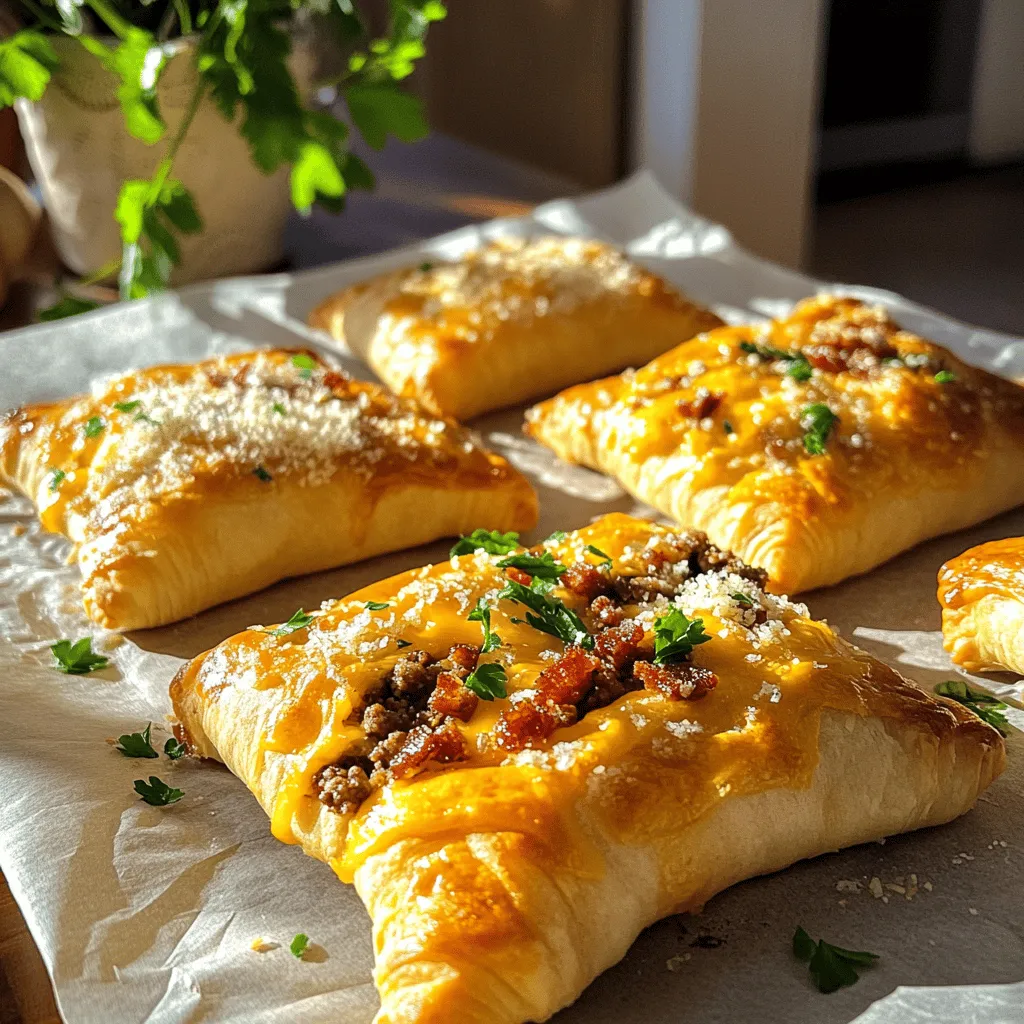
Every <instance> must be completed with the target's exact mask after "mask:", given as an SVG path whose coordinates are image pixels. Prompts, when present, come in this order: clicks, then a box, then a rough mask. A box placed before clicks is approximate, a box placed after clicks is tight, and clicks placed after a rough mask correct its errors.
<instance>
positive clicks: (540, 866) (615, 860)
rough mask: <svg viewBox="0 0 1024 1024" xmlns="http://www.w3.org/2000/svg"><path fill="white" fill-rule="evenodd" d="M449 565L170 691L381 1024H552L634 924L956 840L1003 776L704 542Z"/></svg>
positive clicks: (197, 746) (273, 635) (625, 539)
mask: <svg viewBox="0 0 1024 1024" xmlns="http://www.w3.org/2000/svg"><path fill="white" fill-rule="evenodd" d="M474 543H476V544H481V543H486V544H488V545H489V547H490V548H491V550H492V551H493V552H494V553H489V552H488V551H484V550H477V551H476V552H475V553H469V552H470V551H471V549H472V548H473V546H474ZM460 548H461V550H462V551H464V552H467V553H463V554H459V555H457V556H456V557H453V558H452V559H451V561H450V562H445V563H442V564H440V565H434V566H427V567H426V568H423V569H419V570H414V571H412V572H407V573H403V574H402V575H400V576H395V577H393V578H392V579H388V580H384V581H382V582H380V583H375V584H373V585H372V586H369V587H367V588H365V589H363V590H361V591H359V592H358V593H355V594H352V595H350V596H349V597H348V598H346V599H344V600H341V601H337V602H334V603H327V604H325V605H324V606H323V607H322V609H321V610H320V613H319V615H318V616H317V617H316V618H315V620H313V621H311V622H310V623H309V624H308V626H306V627H305V628H301V629H298V630H295V631H291V632H286V633H285V634H284V635H281V630H277V631H276V632H275V631H270V632H267V631H265V630H263V631H261V630H260V629H251V630H248V631H246V632H244V633H240V634H238V635H237V636H234V637H232V638H231V639H229V640H226V641H224V643H222V644H220V645H219V646H218V647H216V648H214V649H213V650H212V651H208V652H207V653H206V654H203V655H201V656H200V657H198V658H196V659H194V660H193V661H192V662H191V663H189V664H188V665H186V666H184V667H183V668H182V670H181V671H180V672H179V674H178V676H177V677H176V678H175V680H174V682H173V684H172V686H171V696H172V699H173V703H174V710H175V713H176V715H177V716H178V718H179V721H180V726H179V728H178V733H179V737H180V738H183V739H184V740H185V742H186V743H187V744H188V746H189V747H190V748H191V750H192V751H193V752H194V753H197V754H200V755H202V756H204V757H211V758H216V759H219V760H223V761H224V762H225V763H226V764H227V765H228V767H229V768H230V769H231V770H232V771H233V772H234V773H235V774H236V775H238V776H239V777H240V778H241V779H242V780H243V781H244V782H245V783H246V785H247V786H248V787H249V788H250V789H251V790H252V791H253V793H254V794H255V795H256V797H257V799H258V800H259V801H260V803H261V804H262V805H263V808H264V810H265V811H266V812H267V814H268V815H269V816H270V819H271V828H272V830H273V832H274V835H276V836H277V837H278V838H279V839H281V840H283V841H284V842H287V843H298V844H300V845H301V846H302V848H303V849H304V850H305V851H306V852H307V853H308V854H310V855H312V856H314V857H317V858H319V859H321V860H323V861H325V862H327V863H328V864H330V865H331V867H332V868H333V869H334V870H335V872H337V874H338V875H339V877H340V878H342V879H343V880H344V881H352V882H354V883H355V885H356V888H357V889H358V891H359V894H360V896H361V897H362V899H363V901H364V902H365V903H366V906H367V908H368V910H369V912H370V915H371V917H372V919H373V930H374V948H375V950H376V958H377V964H376V971H375V977H376V982H377V987H378V990H379V992H380V997H381V1010H380V1013H379V1014H378V1016H377V1021H378V1024H442V1022H450V1021H460V1022H464V1024H519V1022H523V1021H542V1020H546V1019H547V1017H548V1016H549V1015H550V1014H552V1013H554V1012H555V1011H556V1010H557V1009H558V1008H559V1007H562V1006H565V1005H566V1004H567V1003H569V1002H571V1001H572V1000H573V999H575V998H576V997H577V996H578V995H579V993H580V992H581V991H582V989H583V988H584V987H585V986H586V985H587V984H588V983H589V982H590V981H591V980H592V979H593V978H594V977H595V976H596V975H597V974H598V973H599V972H601V971H603V970H604V969H605V968H607V967H609V966H610V965H612V964H614V963H615V962H616V961H617V960H618V959H619V958H620V957H622V956H623V954H624V953H625V952H626V950H627V949H628V947H629V945H630V944H631V943H632V942H633V940H634V939H635V938H636V936H637V935H638V934H639V932H640V931H641V930H642V929H643V928H645V927H646V926H647V925H649V924H651V923H652V922H653V921H656V920H657V919H659V918H661V917H663V916H665V915H668V914H673V913H677V912H681V911H686V910H692V909H695V908H698V907H700V906H701V905H702V904H703V903H704V902H705V901H706V900H708V899H709V898H710V897H711V896H713V895H714V894H715V893H716V892H718V891H719V890H721V889H723V888H725V887H726V886H729V885H732V884H733V883H735V882H738V881H740V880H742V879H745V878H749V877H751V876H753V875H758V874H761V873H764V872H769V871H775V870H778V869H780V868H783V867H785V866H786V865H788V864H791V863H792V862H793V861H796V860H799V859H801V858H803V857H813V856H815V855H817V854H820V853H823V852H824V851H827V850H835V849H838V848H840V847H843V846H848V845H850V844H853V843H861V842H865V841H868V840H875V839H879V838H881V837H882V836H886V835H889V834H891V833H895V832H901V831H904V830H908V829H914V828H919V827H922V826H925V825H936V824H939V823H942V822H946V821H949V820H950V819H952V818H955V817H956V816H957V815H959V814H962V813H963V812H964V811H966V810H967V809H968V808H969V807H970V806H971V805H972V804H973V802H974V800H975V798H976V797H977V796H978V794H979V793H980V792H981V791H982V790H983V789H984V788H985V787H986V786H987V785H988V784H989V783H990V782H991V781H992V779H993V778H994V777H995V776H997V775H998V774H999V772H1000V771H1001V770H1002V767H1003V762H1004V747H1003V742H1002V739H1001V737H1000V736H999V734H998V733H997V732H996V731H995V730H994V729H992V728H991V727H989V726H988V725H986V724H985V723H983V722H982V721H980V720H979V719H978V718H976V717H975V716H974V715H973V714H972V713H971V712H970V711H968V710H967V709H965V708H963V707H961V706H960V705H958V704H955V703H953V702H949V701H945V700H943V699H941V698H936V697H933V696H932V695H930V694H928V693H925V692H923V691H922V690H920V689H918V688H917V687H915V686H913V685H911V684H910V683H908V682H906V681H905V680H904V679H902V678H901V677H900V676H898V675H897V674H896V673H895V672H894V671H892V670H891V669H889V668H887V667H886V666H885V665H883V664H881V663H879V662H878V661H876V660H875V659H873V658H871V657H869V656H868V655H867V654H865V653H864V652H862V651H859V650H857V649H856V648H854V647H852V646H851V645H850V644H848V643H846V642H845V641H843V640H842V639H840V638H839V637H838V636H837V635H836V634H835V633H834V632H833V631H832V630H831V629H830V628H829V627H828V626H827V625H826V624H825V623H823V622H815V621H813V620H811V619H810V618H808V617H807V610H806V608H803V607H802V606H800V605H794V604H791V603H790V602H789V601H788V600H786V599H785V598H777V597H773V596H770V595H768V594H766V593H765V592H764V591H763V590H762V588H761V585H760V582H761V580H762V579H763V574H762V573H760V572H759V571H757V570H752V569H750V568H748V567H747V566H744V565H742V564H741V563H739V562H737V561H736V560H735V559H734V558H732V557H731V556H729V555H728V554H725V553H723V552H721V551H719V550H718V549H717V548H715V547H714V546H713V545H710V544H709V543H708V542H707V540H706V538H705V537H704V536H703V535H701V534H698V533H695V532H678V531H674V530H672V529H670V528H667V527H664V526H660V525H656V524H652V523H648V522H643V521H641V520H637V519H632V518H630V517H627V516H623V515H609V516H605V517H603V518H602V519H600V520H599V521H598V522H597V523H596V524H595V525H593V526H590V527H587V528H585V529H582V530H579V531H576V532H575V533H570V534H567V535H565V534H563V535H561V536H555V537H552V538H550V539H549V540H548V541H546V542H545V543H544V545H543V547H538V548H535V549H533V550H532V551H530V552H524V551H523V550H522V549H517V548H515V546H514V541H513V540H512V539H511V538H507V537H506V538H498V537H494V536H490V537H487V536H485V537H480V536H479V535H474V537H473V538H472V541H467V542H463V543H462V544H461V545H460V546H458V547H457V548H456V550H459V549H460ZM510 552H511V553H510ZM865 765H870V766H871V770H870V782H869V783H866V782H865V775H864V769H865ZM285 884H287V883H285Z"/></svg>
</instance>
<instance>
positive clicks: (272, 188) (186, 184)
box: [0, 0, 446, 318]
mask: <svg viewBox="0 0 1024 1024" xmlns="http://www.w3.org/2000/svg"><path fill="white" fill-rule="evenodd" d="M2 2H3V0H0V3H2ZM8 2H9V3H13V4H16V6H17V8H18V17H19V25H20V27H16V28H15V29H14V30H13V31H11V32H8V33H7V34H6V35H5V36H4V37H3V38H0V108H3V107H5V106H10V105H12V104H13V105H15V106H16V108H17V112H18V118H19V121H20V124H21V128H22V134H23V135H24V137H25V141H26V147H27V150H28V154H29V159H30V161H31V164H32V167H33V170H34V172H35V174H36V177H37V180H38V181H39V183H40V186H41V188H42V191H43V196H44V199H45V202H46V206H47V209H48V212H49V217H50V222H51V225H52V229H53V232H54V238H55V241H56V243H57V247H58V249H59V251H60V253H61V256H62V257H63V259H64V261H65V262H66V263H67V264H68V265H69V266H70V267H71V268H72V269H73V270H75V271H76V272H77V273H79V274H82V275H85V277H86V281H87V282H90V281H91V282H96V281H100V280H104V279H107V278H110V277H113V276H114V275H115V274H116V275H117V277H118V281H119V289H120V294H121V297H122V298H125V299H132V298H139V297H142V296H145V295H148V294H150V293H151V292H154V291H158V290H160V289H162V288H164V287H166V286H167V284H168V283H169V282H170V281H171V278H172V274H173V279H174V281H175V282H183V281H187V280H193V279H196V278H202V277H211V276H217V275H221V274H232V273H245V272H250V271H254V270H263V269H266V268H267V267H268V266H270V265H272V264H273V263H274V262H276V261H277V260H278V259H280V256H281V253H282V249H281V245H282V231H283V227H284V221H285V218H286V216H287V213H288V209H289V207H290V206H294V207H295V208H296V209H298V210H299V211H300V212H302V213H308V212H309V211H310V209H311V208H312V207H313V205H314V204H317V203H318V204H321V205H324V206H326V207H328V208H329V209H332V210H339V209H340V208H341V205H342V204H343V202H344V198H345V193H346V191H347V190H348V189H350V188H372V186H373V175H372V173H371V171H370V169H369V168H368V167H367V166H366V165H365V163H363V161H361V160H360V159H359V158H358V157H357V156H356V155H355V154H354V153H352V152H351V151H350V149H349V139H350V137H351V132H352V130H353V129H355V130H357V131H358V132H359V133H360V134H361V135H362V137H363V138H364V139H365V140H366V142H367V143H368V144H369V145H370V146H372V147H374V148H380V147H381V146H383V145H384V142H385V140H386V138H387V136H388V135H393V136H395V137H397V138H399V139H402V140H404V141H413V140H415V139H418V138H421V137H422V136H423V135H425V134H426V131H427V126H426V122H425V120H424V117H423V112H422V109H421V106H420V103H419V101H418V99H417V98H416V97H415V96H413V95H411V94H410V93H408V92H406V91H405V90H403V89H402V88H401V86H400V85H399V83H400V82H401V81H402V80H403V79H405V78H406V77H407V76H408V75H409V74H411V73H412V71H413V68H414V66H415V62H416V61H417V59H418V58H420V57H421V56H423V54H424V52H425V50H424V47H425V39H426V35H427V30H428V28H429V26H430V24H431V23H432V22H434V21H438V20H440V19H441V18H443V17H444V16H445V13H446V12H445V7H444V5H443V3H441V2H440V0H389V13H390V18H389V23H388V27H387V30H386V32H384V33H383V34H381V35H379V36H377V37H375V36H374V35H373V34H372V33H371V32H370V31H369V29H368V27H367V20H366V18H365V17H364V12H361V11H360V10H359V9H358V7H357V4H356V0H8ZM311 41H316V42H317V44H319V49H320V51H321V52H333V53H335V54H336V55H337V59H336V60H335V67H334V69H333V70H332V73H330V74H329V75H327V76H326V77H323V76H321V77H320V78H319V79H318V75H317V72H318V63H320V64H322V63H323V61H320V62H318V60H317V56H316V47H314V46H313V45H312V44H311ZM324 89H330V90H331V91H330V95H331V96H332V97H336V98H337V103H336V104H334V105H332V106H331V107H330V109H327V108H320V107H317V106H316V105H315V103H314V102H313V99H314V97H316V96H318V95H319V96H322V95H324V93H323V92H322V90H324ZM339 111H344V114H342V115H340V114H339V113H338V112H339ZM95 305H96V304H95V303H93V302H89V301H86V300H84V299H79V298H75V297H72V296H66V297H65V299H64V300H63V301H62V302H60V303H58V304H57V306H55V307H53V309H51V310H49V311H45V312H44V314H43V315H44V317H47V318H55V317H58V316H66V315H69V314H71V313H77V312H81V311H83V310H85V309H90V308H93V307H94V306H95Z"/></svg>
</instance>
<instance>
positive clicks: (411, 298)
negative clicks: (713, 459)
mask: <svg viewBox="0 0 1024 1024" xmlns="http://www.w3.org/2000/svg"><path fill="white" fill-rule="evenodd" d="M309 322H310V324H311V325H312V326H313V327H319V328H322V329H323V330H325V331H327V332H328V333H330V334H331V335H333V336H334V337H335V338H337V339H338V340H339V341H342V342H344V343H345V344H346V345H347V346H348V347H349V349H350V350H351V351H352V352H354V353H355V354H356V355H358V356H359V357H360V358H361V359H363V360H364V361H365V362H367V363H368V364H369V365H370V367H372V369H373V370H374V372H375V373H377V375H378V376H379V377H380V378H381V380H383V381H384V382H385V383H386V384H388V386H389V387H391V388H392V390H394V391H396V392H397V393H398V394H402V395H411V396H414V397H415V398H418V399H419V400H420V401H421V402H422V403H423V404H424V405H425V406H426V407H427V408H428V409H429V410H430V411H431V412H434V413H437V414H439V415H447V416H454V417H455V418H456V419H460V420H463V419H469V418H470V417H472V416H476V415H478V414H480V413H483V412H487V411H488V410H490V409H500V408H502V407H504V406H509V405H515V404H517V403H518V402H524V401H527V400H529V399H533V398H539V397H541V396H542V395H546V394H551V393H552V392H554V391H557V390H558V389H559V388H562V387H565V386H567V385H569V384H575V383H577V382H579V381H581V380H592V379H593V378H594V377H596V376H599V375H600V374H603V373H611V372H613V371H615V370H620V369H622V368H623V367H624V366H639V365H640V364H641V363H644V362H646V361H647V360H648V359H651V358H653V357H654V356H656V355H658V354H660V353H661V352H664V351H666V350H667V349H669V348H671V347H672V346H673V345H677V344H679V342H681V341H685V340H686V339H687V338H691V337H693V335H695V334H699V333H700V332H701V331H706V330H710V329H711V328H712V327H718V326H719V325H720V324H721V323H722V321H721V320H719V319H718V317H717V316H715V315H714V314H713V313H710V312H708V311H707V310H706V309H702V308H701V307H700V306H697V305H694V304H693V303H692V302H690V301H689V300H687V299H686V298H685V297H684V296H682V295H680V294H679V293H678V292H676V291H675V290H674V289H673V288H672V287H671V286H670V285H668V284H667V283H666V282H664V281H663V280H661V278H659V277H657V276H655V275H654V274H651V273H649V272H648V271H646V270H644V269H643V268H642V267H638V266H636V265H635V264H633V263H631V262H630V261H629V260H628V259H627V258H626V257H625V256H624V255H623V254H622V253H621V252H619V251H618V250H616V249H613V248H611V247H610V246H608V245H605V244H604V243H603V242H595V241H586V240H584V239H580V238H555V237H551V238H539V239H535V240H533V241H524V240H522V239H502V240H499V241H495V242H491V243H490V244H489V245H487V246H485V247H484V248H482V249H480V250H477V251H474V252H470V253H468V254H466V255H465V256H463V257H462V258H461V259H460V260H458V261H457V262H455V263H433V264H429V263H427V264H421V266H420V267H419V268H410V269H407V270H400V271H398V272H396V273H391V274H385V275H383V276H381V277H377V278H374V279H373V280H371V281H367V282H364V283H363V284H357V285H355V286H353V287H351V288H346V289H345V290H344V291H342V292H339V293H338V294H337V295H335V296H332V297H331V298H329V299H328V300H327V301H326V302H324V303H323V304H322V305H320V306H319V307H318V308H317V309H315V310H314V311H313V313H312V314H311V315H310V319H309Z"/></svg>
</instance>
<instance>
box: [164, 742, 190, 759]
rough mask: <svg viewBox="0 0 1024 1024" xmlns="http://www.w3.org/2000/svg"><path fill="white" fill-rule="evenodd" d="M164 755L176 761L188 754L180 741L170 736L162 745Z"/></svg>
mask: <svg viewBox="0 0 1024 1024" xmlns="http://www.w3.org/2000/svg"><path fill="white" fill-rule="evenodd" d="M164 753H165V754H166V755H167V756H168V757H169V758H170V759H171V760H172V761H177V760H178V758H179V757H184V756H185V755H186V754H187V753H188V747H186V746H185V744H184V743H182V742H181V741H180V740H176V739H175V738H174V737H173V736H171V737H169V738H168V740H167V742H166V743H165V744H164Z"/></svg>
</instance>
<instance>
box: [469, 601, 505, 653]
mask: <svg viewBox="0 0 1024 1024" xmlns="http://www.w3.org/2000/svg"><path fill="white" fill-rule="evenodd" d="M468 618H469V621H470V622H479V623H480V626H481V628H482V629H483V631H484V642H483V645H482V646H481V648H480V653H481V654H489V653H490V652H491V651H493V650H494V649H495V648H496V647H500V646H501V637H500V636H498V634H497V633H495V632H493V631H492V630H491V609H490V607H489V606H488V605H487V603H486V602H485V601H484V599H483V598H482V597H481V598H478V599H477V602H476V607H475V608H474V609H473V610H472V611H471V612H470V613H469V615H468Z"/></svg>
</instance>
